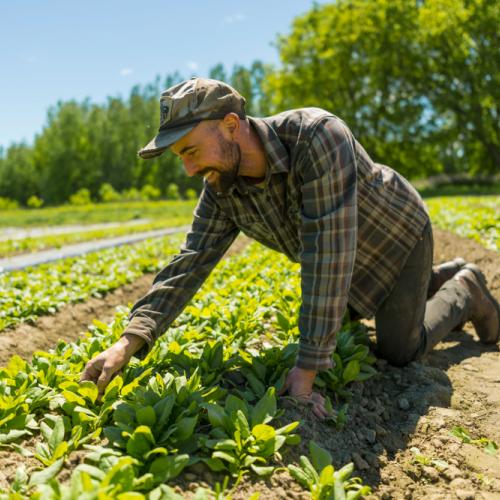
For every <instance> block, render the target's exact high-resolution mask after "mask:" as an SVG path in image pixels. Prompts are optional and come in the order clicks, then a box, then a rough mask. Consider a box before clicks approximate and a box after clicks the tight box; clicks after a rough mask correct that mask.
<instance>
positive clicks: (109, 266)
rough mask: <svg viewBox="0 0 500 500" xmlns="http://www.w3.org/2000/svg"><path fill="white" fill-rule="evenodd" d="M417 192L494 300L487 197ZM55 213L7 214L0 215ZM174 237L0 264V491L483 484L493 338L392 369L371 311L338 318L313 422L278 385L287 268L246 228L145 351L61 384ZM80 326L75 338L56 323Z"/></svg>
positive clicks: (426, 492) (157, 492)
mask: <svg viewBox="0 0 500 500" xmlns="http://www.w3.org/2000/svg"><path fill="white" fill-rule="evenodd" d="M426 203H427V205H428V207H429V210H430V213H431V215H432V219H433V221H434V225H435V227H436V229H435V244H436V247H435V260H436V261H444V260H449V259H451V258H454V257H455V256H457V255H462V256H463V257H465V258H467V259H468V260H471V261H474V262H476V263H478V264H479V265H480V266H481V268H482V269H483V270H484V272H485V274H486V276H487V277H488V279H489V282H490V286H491V289H492V291H493V293H494V294H495V295H496V297H497V298H499V297H500V257H499V254H498V248H499V241H498V226H499V220H498V217H499V216H498V214H499V213H500V200H499V197H498V196H496V197H494V196H483V197H465V196H464V197H451V196H450V197H442V198H428V199H427V200H426ZM188 205H189V204H187V203H186V205H179V212H178V213H177V216H179V217H184V216H186V214H187V212H189V213H190V211H192V204H191V205H190V206H188ZM110 208H112V210H113V211H114V210H116V212H114V214H116V215H117V216H118V217H119V218H116V219H113V218H110V217H111V216H110V214H109V212H108V213H107V215H106V210H109V209H110ZM129 208H130V209H129ZM165 209H166V208H165V206H160V205H158V206H157V205H155V204H146V205H145V206H144V207H143V209H139V208H138V206H133V207H127V209H124V210H123V211H120V210H119V208H118V207H107V208H106V207H98V208H97V209H96V210H95V213H94V212H92V213H93V215H92V220H91V219H90V217H87V218H86V217H85V215H84V213H85V209H84V208H82V209H78V210H74V209H71V210H70V209H68V210H67V211H65V210H62V213H61V214H58V213H57V212H54V214H58V215H57V216H58V217H60V218H59V219H58V222H57V223H58V224H70V223H78V224H80V223H82V221H85V222H88V223H90V222H94V223H95V222H102V221H104V220H108V221H109V220H122V221H125V220H131V219H133V218H134V215H132V214H135V218H151V219H154V218H158V219H162V221H161V223H163V221H164V220H166V218H165V219H164V218H163V217H162V215H161V212H162V210H163V211H165ZM45 210H49V209H45ZM26 212H29V211H26ZM32 212H36V211H32ZM54 214H50V213H47V212H44V213H42V214H38V215H37V214H31V215H30V214H29V213H26V214H12V217H11V219H10V220H11V222H10V224H14V223H15V221H17V224H23V225H37V224H42V223H41V222H40V221H41V220H44V221H45V223H46V222H47V221H50V220H51V217H52V216H53V215H54ZM118 214H119V215H118ZM23 217H24V219H23ZM37 217H38V219H37ZM106 217H108V218H107V219H106ZM172 217H174V215H172ZM36 220H38V221H39V222H35V221H36ZM2 223H3V222H2ZM5 225H6V226H7V225H9V223H5ZM453 233H455V234H453ZM75 234H78V233H75ZM108 234H109V233H108ZM179 242H180V240H179V238H168V239H167V238H165V239H161V240H157V241H150V242H144V243H141V244H138V245H134V247H127V248H119V249H112V250H106V251H103V252H98V253H96V254H91V255H88V256H85V257H81V258H77V259H71V260H68V261H67V262H66V261H63V262H61V263H57V264H49V265H45V266H41V267H39V268H36V269H34V270H27V271H23V272H17V273H10V274H7V275H4V276H0V280H1V281H0V290H1V292H2V294H1V297H2V298H1V299H0V300H1V304H2V308H1V311H0V330H3V332H1V333H0V337H2V338H0V359H2V360H3V361H4V363H3V364H4V365H5V368H3V369H2V370H0V464H1V467H0V490H1V489H2V488H3V493H2V494H1V495H0V498H12V499H17V498H27V497H31V498H45V497H47V498H54V499H56V498H57V499H59V498H61V499H73V498H75V499H76V498H78V497H84V498H89V499H90V498H99V499H100V498H121V499H128V498H130V499H133V498H151V499H158V498H165V499H176V498H197V499H203V498H207V499H208V498H217V499H223V498H226V499H228V498H230V497H231V498H233V499H248V498H259V496H260V498H266V497H268V498H297V499H300V498H317V499H319V498H344V497H345V498H357V497H359V496H364V497H366V498H424V497H428V496H430V497H431V498H436V499H437V498H497V496H496V495H500V473H499V472H498V471H500V460H499V457H498V453H497V445H496V443H498V442H499V440H500V434H499V431H498V426H497V423H496V417H495V415H496V414H498V411H500V402H499V401H500V398H499V395H500V390H499V385H498V366H499V365H498V363H499V361H500V358H499V352H498V347H488V348H486V347H484V346H482V345H481V344H479V343H478V342H477V341H475V340H474V336H473V334H472V328H471V327H469V326H467V327H466V329H465V331H464V332H455V333H453V334H452V335H451V336H450V337H449V338H448V339H447V341H446V342H443V343H442V344H440V346H439V348H438V349H437V350H436V351H435V352H434V353H433V354H432V355H431V356H429V357H428V358H427V359H426V360H424V361H423V362H419V363H411V364H410V365H409V366H408V367H405V368H395V367H392V366H389V365H387V363H385V362H383V360H379V359H377V358H376V357H375V356H374V354H373V348H374V341H375V338H374V332H373V323H371V322H362V323H358V322H350V321H349V318H347V317H346V318H345V321H344V326H343V329H342V331H341V332H340V333H339V335H338V348H337V351H336V352H335V354H334V359H335V362H336V366H335V368H334V369H331V370H329V371H326V372H323V373H322V374H321V376H320V377H319V378H318V381H317V386H318V389H319V390H321V391H323V393H324V394H326V395H327V396H328V397H329V401H330V404H331V405H332V409H333V410H334V416H333V417H332V418H331V419H329V420H328V421H326V422H319V421H318V420H316V419H315V417H314V416H313V415H312V413H311V411H310V409H308V408H307V407H303V406H301V405H298V404H297V403H296V402H295V401H293V400H292V399H290V398H288V397H279V396H278V395H277V391H278V389H279V388H280V387H281V384H282V382H283V380H284V377H285V375H286V371H287V370H288V369H289V368H290V367H291V366H293V361H294V356H295V351H296V347H297V336H298V329H297V324H296V323H297V318H298V309H299V307H300V275H299V268H298V266H297V265H294V264H291V263H290V262H288V261H287V260H286V259H285V258H284V257H282V256H279V255H277V254H276V253H273V252H272V251H270V250H266V249H264V248H262V247H261V246H259V245H257V244H255V243H252V244H248V241H247V240H245V239H241V240H238V241H237V242H236V244H235V245H236V246H235V247H233V249H232V250H230V252H229V254H228V255H227V256H226V258H225V259H224V260H223V262H222V263H221V264H220V265H219V267H218V269H217V270H216V271H215V272H214V273H213V274H212V276H211V277H210V278H209V280H207V282H206V283H205V284H204V285H203V287H202V289H201V290H200V291H199V292H198V294H197V295H196V296H195V298H194V299H193V301H192V302H191V303H190V305H189V306H188V307H187V308H186V309H185V311H184V312H183V313H182V315H181V316H179V318H178V319H177V320H176V322H175V324H174V325H173V327H172V328H170V329H169V330H168V332H167V333H166V334H165V335H163V336H162V337H161V339H160V340H159V341H158V342H157V343H156V344H155V347H154V348H153V349H152V351H151V352H150V353H149V354H148V356H147V358H146V359H144V360H139V359H134V360H133V361H132V362H131V363H130V364H129V366H128V367H127V369H126V370H125V371H124V372H123V373H122V374H121V375H119V376H117V377H116V378H115V379H114V380H113V382H112V383H111V384H110V386H109V387H108V389H107V391H106V393H105V394H104V396H103V398H102V400H98V398H97V389H96V387H95V386H94V385H93V384H91V383H83V384H78V379H79V374H80V372H81V371H82V369H83V366H84V365H85V363H86V361H87V360H88V359H90V358H92V356H93V355H95V354H96V353H97V352H100V351H101V350H103V349H105V348H106V347H107V346H109V345H110V344H111V343H112V342H113V340H114V339H116V338H118V337H119V335H120V334H121V332H122V331H123V328H124V327H125V325H126V321H127V320H126V317H127V311H128V306H127V304H130V303H133V302H134V301H135V300H136V299H137V298H138V297H139V296H140V295H142V294H143V293H144V292H145V291H146V290H147V289H148V287H149V285H150V282H151V278H152V276H153V274H154V273H155V272H156V271H157V270H158V269H160V268H161V267H162V266H163V265H164V264H165V263H166V262H167V261H168V260H169V258H171V256H172V255H173V254H174V252H175V251H176V249H177V248H178V245H179ZM47 283H50V286H47ZM117 304H121V307H119V308H118V310H116V309H115V306H116V305H117ZM75 320H77V322H74V321H75ZM72 322H73V323H72ZM89 324H90V325H91V326H90V328H88V331H87V332H86V333H85V334H84V335H79V334H78V331H76V330H77V327H76V326H73V328H75V331H71V332H70V331H68V330H70V329H71V328H70V327H69V325H80V329H81V328H82V327H83V326H84V325H89ZM49 331H50V335H49V334H48V332H49ZM56 338H59V339H61V340H59V341H58V342H57V343H56V342H55V339H56ZM24 339H26V341H24ZM48 339H50V340H48ZM49 349H52V350H49ZM14 354H18V355H20V356H22V357H19V356H18V355H14ZM12 355H14V356H13V357H11V356H12ZM349 464H350V465H349ZM329 495H330V496H329ZM333 495H334V496H333Z"/></svg>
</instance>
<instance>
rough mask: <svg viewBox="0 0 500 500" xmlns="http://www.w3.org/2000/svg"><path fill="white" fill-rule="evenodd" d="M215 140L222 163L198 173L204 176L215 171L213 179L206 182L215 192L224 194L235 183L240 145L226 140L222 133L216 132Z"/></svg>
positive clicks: (239, 160)
mask: <svg viewBox="0 0 500 500" xmlns="http://www.w3.org/2000/svg"><path fill="white" fill-rule="evenodd" d="M217 142H218V145H219V154H220V158H222V165H219V166H211V167H206V168H204V169H203V170H202V171H201V172H199V175H201V176H204V175H205V174H207V173H209V172H215V173H216V174H215V175H214V176H211V177H213V179H207V182H208V184H210V186H211V187H213V188H214V189H215V191H216V193H217V194H222V195H226V194H228V193H229V191H230V190H231V188H232V187H233V186H234V184H235V183H236V179H237V177H238V171H239V169H240V162H241V149H240V145H239V144H238V143H237V142H235V141H227V140H226V139H225V138H224V137H223V136H222V134H221V133H220V132H219V133H218V138H217Z"/></svg>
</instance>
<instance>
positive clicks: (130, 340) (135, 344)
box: [118, 333, 146, 356]
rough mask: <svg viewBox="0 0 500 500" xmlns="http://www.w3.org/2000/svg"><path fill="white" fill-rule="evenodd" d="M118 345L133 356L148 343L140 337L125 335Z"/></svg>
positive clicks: (131, 334) (130, 334)
mask: <svg viewBox="0 0 500 500" xmlns="http://www.w3.org/2000/svg"><path fill="white" fill-rule="evenodd" d="M118 343H120V344H121V345H122V346H123V347H124V348H125V350H126V351H127V354H129V355H130V356H133V355H134V354H135V353H136V352H137V351H138V350H139V349H140V348H141V347H142V346H143V345H144V344H145V343H146V341H145V340H144V339H143V338H142V337H140V336H139V335H135V334H133V333H124V334H123V335H122V336H121V337H120V338H119V339H118Z"/></svg>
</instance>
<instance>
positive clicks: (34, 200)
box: [26, 195, 43, 208]
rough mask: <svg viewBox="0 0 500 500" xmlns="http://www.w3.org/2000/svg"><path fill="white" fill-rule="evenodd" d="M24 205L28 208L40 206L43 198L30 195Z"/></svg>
mask: <svg viewBox="0 0 500 500" xmlns="http://www.w3.org/2000/svg"><path fill="white" fill-rule="evenodd" d="M26 205H27V206H28V207H29V208H40V207H41V206H42V205H43V200H42V199H41V198H38V196H36V195H32V196H30V197H29V198H28V201H27V202H26Z"/></svg>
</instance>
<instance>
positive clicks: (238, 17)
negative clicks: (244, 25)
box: [224, 14, 245, 24]
mask: <svg viewBox="0 0 500 500" xmlns="http://www.w3.org/2000/svg"><path fill="white" fill-rule="evenodd" d="M244 19H245V15H244V14H233V15H231V16H225V17H224V23H225V24H233V23H239V22H241V21H243V20H244Z"/></svg>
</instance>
